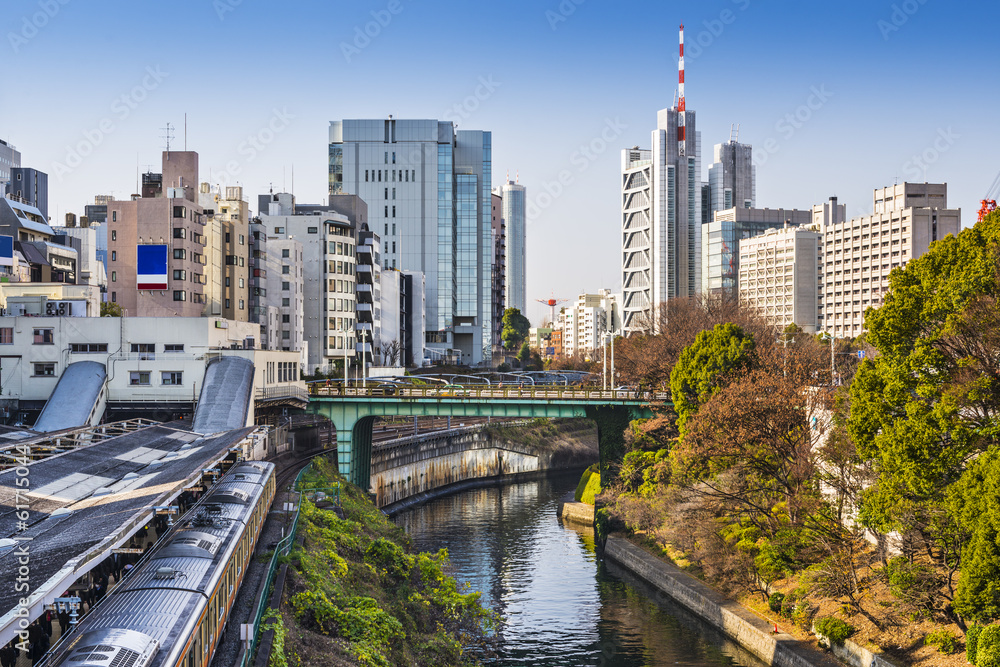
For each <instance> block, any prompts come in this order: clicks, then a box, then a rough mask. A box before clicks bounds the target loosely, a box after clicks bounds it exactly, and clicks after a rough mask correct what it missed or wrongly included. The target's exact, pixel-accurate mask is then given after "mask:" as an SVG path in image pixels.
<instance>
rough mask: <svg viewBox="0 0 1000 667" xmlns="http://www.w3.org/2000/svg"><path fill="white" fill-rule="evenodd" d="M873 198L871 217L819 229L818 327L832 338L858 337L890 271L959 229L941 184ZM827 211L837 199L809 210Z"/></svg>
mask: <svg viewBox="0 0 1000 667" xmlns="http://www.w3.org/2000/svg"><path fill="white" fill-rule="evenodd" d="M872 199H873V212H872V215H869V216H864V217H861V218H854V219H853V220H849V221H841V222H833V223H830V224H827V225H825V226H824V227H822V232H823V266H822V271H823V281H822V290H821V292H820V298H819V303H820V315H819V319H820V323H819V326H820V328H821V329H822V330H823V331H826V332H827V333H830V334H833V335H834V336H835V337H837V338H841V337H850V338H853V337H856V336H859V335H861V333H862V331H864V314H865V310H866V309H867V308H868V307H870V306H876V307H877V306H880V305H881V304H882V300H883V295H884V294H885V293H886V292H887V291H888V290H889V273H890V272H891V271H892V270H893V269H894V268H896V267H899V266H905V265H906V263H907V262H909V261H910V260H911V259H913V258H915V257H919V256H920V255H922V254H924V253H925V252H927V249H928V248H929V247H930V244H931V243H933V242H934V241H937V240H939V239H942V238H944V237H945V236H947V235H948V234H958V232H959V230H960V229H961V227H962V211H961V209H957V208H948V185H947V184H945V183H899V184H897V185H890V186H888V187H884V188H878V189H876V190H875V192H874V196H873V197H872ZM830 208H833V209H834V210H836V200H831V202H830V205H829V207H828V206H817V207H815V209H814V211H816V215H817V216H823V215H824V214H826V215H828V214H829V210H830ZM817 209H819V210H817Z"/></svg>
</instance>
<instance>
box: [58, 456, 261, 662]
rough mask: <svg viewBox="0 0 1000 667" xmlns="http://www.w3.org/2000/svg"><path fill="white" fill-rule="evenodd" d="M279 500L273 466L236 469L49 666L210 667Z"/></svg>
mask: <svg viewBox="0 0 1000 667" xmlns="http://www.w3.org/2000/svg"><path fill="white" fill-rule="evenodd" d="M274 494H275V470H274V465H273V464H271V463H265V462H262V461H243V462H241V463H238V464H236V465H235V466H233V467H232V469H230V471H229V472H228V473H227V474H226V475H225V476H224V477H223V478H222V479H220V480H219V482H218V483H217V484H216V485H215V486H213V487H212V488H211V490H210V491H209V492H208V493H206V494H205V496H204V497H203V498H202V500H201V501H200V502H199V503H198V504H197V505H196V506H195V507H194V508H192V509H191V511H189V512H188V514H187V515H185V518H184V520H183V521H182V523H181V524H180V525H178V526H177V527H176V528H175V529H174V530H173V531H171V532H170V533H168V534H167V536H166V537H165V539H164V540H163V543H162V544H160V545H158V546H157V547H156V548H155V549H154V550H153V551H152V552H151V553H150V554H149V556H148V557H147V558H146V559H145V560H143V561H142V562H141V563H140V564H139V566H138V567H137V568H136V569H135V570H133V571H132V573H131V574H130V575H129V576H128V577H127V578H126V579H125V580H124V581H123V582H122V583H121V584H119V585H117V586H115V587H114V589H113V590H111V591H110V592H109V593H108V595H107V596H106V598H105V599H104V601H103V602H101V604H99V605H98V606H97V607H96V608H95V609H94V610H93V611H92V612H90V613H89V614H88V615H87V616H86V617H85V618H84V619H83V620H82V621H81V623H80V625H79V627H78V628H77V630H76V632H75V633H74V634H73V635H72V636H71V637H70V638H69V641H68V642H61V643H60V644H59V645H58V646H57V647H56V649H55V651H54V652H53V654H52V655H51V657H50V658H49V659H48V660H46V662H45V665H46V666H51V667H56V666H63V667H96V666H97V665H101V666H103V667H175V666H176V667H207V666H208V665H209V663H210V662H211V661H212V656H213V655H214V654H215V649H216V647H217V646H218V644H219V641H220V637H221V635H222V631H223V630H224V629H225V626H226V621H227V620H228V619H229V611H230V609H231V607H232V604H233V602H234V600H235V597H236V593H237V592H238V591H239V587H240V584H241V583H242V581H243V577H244V575H245V574H246V569H247V565H248V563H249V562H250V558H251V556H252V554H253V550H254V546H255V545H256V543H257V538H258V536H259V535H260V531H261V528H262V526H263V525H264V521H265V519H266V518H267V513H268V511H269V509H270V507H271V502H272V501H273V500H274Z"/></svg>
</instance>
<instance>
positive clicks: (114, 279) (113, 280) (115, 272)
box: [111, 271, 118, 283]
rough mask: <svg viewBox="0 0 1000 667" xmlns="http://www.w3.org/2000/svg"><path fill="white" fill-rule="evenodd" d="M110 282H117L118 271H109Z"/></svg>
mask: <svg viewBox="0 0 1000 667" xmlns="http://www.w3.org/2000/svg"><path fill="white" fill-rule="evenodd" d="M111 282H113V283H116V282H118V272H117V271H112V272H111Z"/></svg>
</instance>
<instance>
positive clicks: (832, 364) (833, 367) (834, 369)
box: [830, 334, 837, 387]
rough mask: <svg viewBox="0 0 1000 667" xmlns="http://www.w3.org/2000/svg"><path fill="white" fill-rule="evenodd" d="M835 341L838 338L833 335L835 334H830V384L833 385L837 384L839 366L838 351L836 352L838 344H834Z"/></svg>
mask: <svg viewBox="0 0 1000 667" xmlns="http://www.w3.org/2000/svg"><path fill="white" fill-rule="evenodd" d="M835 342H836V339H835V338H834V337H833V334H830V386H831V387H835V386H837V380H836V375H837V366H836V362H835V359H836V354H837V353H836V346H835V345H834V343H835Z"/></svg>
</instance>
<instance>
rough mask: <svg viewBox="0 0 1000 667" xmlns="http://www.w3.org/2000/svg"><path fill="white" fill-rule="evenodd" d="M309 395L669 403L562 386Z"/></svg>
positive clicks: (662, 397) (651, 395) (665, 395)
mask: <svg viewBox="0 0 1000 667" xmlns="http://www.w3.org/2000/svg"><path fill="white" fill-rule="evenodd" d="M309 394H310V395H311V396H314V397H318V398H322V397H357V398H371V397H378V398H382V397H386V398H474V399H514V400H517V399H525V400H591V401H593V400H601V401H612V402H614V401H623V402H624V401H646V402H651V401H669V400H670V393H669V392H666V391H645V390H635V389H596V388H595V389H589V388H586V387H560V386H549V385H544V386H538V385H535V386H528V385H525V386H517V385H515V386H509V385H501V384H495V385H466V386H457V385H456V386H451V387H449V386H441V385H437V386H426V387H406V386H399V385H389V384H383V385H378V384H374V385H373V386H367V387H360V386H346V387H345V386H343V385H342V384H337V383H331V384H329V385H327V384H324V383H321V382H315V383H312V384H310V385H309Z"/></svg>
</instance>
